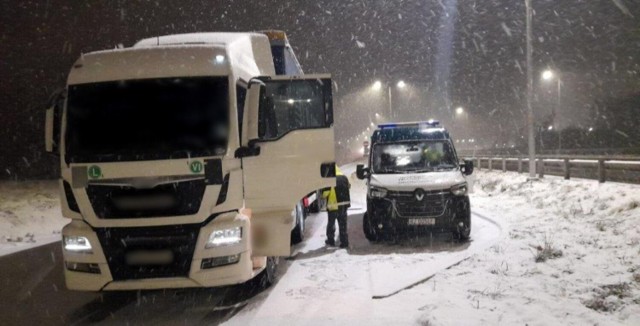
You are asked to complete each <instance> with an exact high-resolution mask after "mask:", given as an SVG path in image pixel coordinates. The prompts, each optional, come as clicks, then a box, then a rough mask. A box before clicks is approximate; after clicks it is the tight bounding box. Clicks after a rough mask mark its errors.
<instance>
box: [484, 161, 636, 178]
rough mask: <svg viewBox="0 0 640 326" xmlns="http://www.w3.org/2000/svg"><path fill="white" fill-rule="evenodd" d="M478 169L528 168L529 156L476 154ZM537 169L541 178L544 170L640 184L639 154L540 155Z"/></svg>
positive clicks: (549, 173)
mask: <svg viewBox="0 0 640 326" xmlns="http://www.w3.org/2000/svg"><path fill="white" fill-rule="evenodd" d="M472 159H473V160H474V161H475V166H476V169H479V170H480V169H483V168H486V169H488V170H490V171H491V170H494V169H496V170H498V169H499V170H502V171H503V172H506V171H514V172H518V173H525V172H526V173H528V172H529V159H528V157H524V156H503V157H499V156H476V157H473V158H472ZM536 172H537V173H538V176H539V177H540V178H543V177H544V176H545V174H548V175H556V176H563V177H564V178H565V179H567V180H569V179H570V178H571V177H575V178H584V179H595V180H598V181H599V182H601V183H603V182H605V181H614V182H624V183H634V184H640V157H638V156H628V155H618V156H596V155H594V156H587V155H538V156H536Z"/></svg>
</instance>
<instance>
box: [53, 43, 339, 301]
mask: <svg viewBox="0 0 640 326" xmlns="http://www.w3.org/2000/svg"><path fill="white" fill-rule="evenodd" d="M280 48H281V49H282V50H283V51H281V52H277V50H278V49H280ZM287 51H290V47H288V42H287V41H286V36H284V33H282V32H251V33H196V34H181V35H169V36H161V37H154V38H149V39H145V40H141V41H139V42H138V43H136V44H135V45H134V46H133V47H130V48H124V49H115V50H107V51H98V52H92V53H87V54H83V55H82V56H81V57H80V58H79V59H78V60H77V61H76V62H75V64H74V65H73V67H72V69H71V71H70V73H69V77H68V80H67V86H66V88H65V91H64V92H62V93H61V96H60V97H59V98H58V99H57V100H55V101H53V102H54V103H55V104H54V105H52V107H51V108H50V109H49V110H48V111H47V126H46V128H45V129H46V145H47V150H49V151H52V152H54V153H57V154H59V158H60V167H61V177H60V181H59V184H60V194H61V201H62V215H63V216H64V217H67V218H69V219H71V222H70V223H69V224H67V225H66V226H65V227H64V228H63V230H62V236H63V243H62V245H63V256H64V262H65V271H64V273H65V279H66V284H67V287H68V288H69V289H72V290H85V291H99V290H133V289H157V288H182V287H211V286H221V285H229V284H237V283H243V282H246V281H248V280H250V279H252V278H254V277H255V276H257V275H264V273H267V272H271V271H272V267H273V266H274V264H275V261H276V260H275V259H271V258H269V257H277V256H288V255H289V254H290V252H291V247H290V243H291V234H292V232H291V230H292V229H293V228H294V225H295V222H296V221H295V218H294V215H292V214H291V212H292V210H294V208H295V207H296V203H298V202H299V201H300V199H301V198H303V197H304V196H305V195H306V194H308V193H309V192H311V191H313V190H314V189H319V188H324V187H327V186H331V185H333V184H335V173H334V172H332V171H334V169H333V167H334V166H335V156H334V148H333V143H334V135H333V106H332V91H331V89H332V83H331V79H330V76H328V75H302V74H301V73H302V71H301V70H300V69H299V68H300V67H299V64H297V60H295V56H291V55H292V53H290V55H289V56H288V57H286V58H285V57H284V55H285V54H286V53H287ZM279 53H280V54H282V56H280V54H279ZM292 65H293V66H292ZM276 67H279V69H280V70H279V71H276Z"/></svg>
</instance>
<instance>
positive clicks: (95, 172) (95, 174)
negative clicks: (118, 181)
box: [87, 165, 102, 179]
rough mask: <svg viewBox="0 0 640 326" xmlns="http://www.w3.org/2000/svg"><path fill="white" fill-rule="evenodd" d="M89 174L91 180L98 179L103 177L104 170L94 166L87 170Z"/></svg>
mask: <svg viewBox="0 0 640 326" xmlns="http://www.w3.org/2000/svg"><path fill="white" fill-rule="evenodd" d="M87 174H89V178H91V179H98V178H101V177H102V170H100V167H99V166H97V165H92V166H90V167H89V169H87Z"/></svg>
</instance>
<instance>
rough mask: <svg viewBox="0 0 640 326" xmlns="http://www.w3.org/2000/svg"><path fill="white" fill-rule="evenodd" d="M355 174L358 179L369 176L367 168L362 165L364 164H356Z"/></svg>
mask: <svg viewBox="0 0 640 326" xmlns="http://www.w3.org/2000/svg"><path fill="white" fill-rule="evenodd" d="M356 176H357V177H358V179H360V180H363V179H365V178H367V177H369V169H368V168H365V167H364V164H358V165H357V166H356Z"/></svg>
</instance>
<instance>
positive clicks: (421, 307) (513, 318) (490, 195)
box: [0, 166, 640, 325]
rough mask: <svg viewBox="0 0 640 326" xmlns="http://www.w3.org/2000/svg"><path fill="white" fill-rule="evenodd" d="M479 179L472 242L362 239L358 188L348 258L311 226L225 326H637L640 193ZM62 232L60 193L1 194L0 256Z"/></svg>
mask: <svg viewBox="0 0 640 326" xmlns="http://www.w3.org/2000/svg"><path fill="white" fill-rule="evenodd" d="M344 170H345V172H346V173H347V174H350V173H352V172H353V166H347V167H345V169H344ZM475 176H476V184H475V191H474V193H473V194H472V196H471V202H472V207H473V211H474V215H473V231H472V236H471V238H472V240H471V241H470V242H467V243H457V242H454V241H451V240H450V239H449V237H448V236H447V235H437V236H434V237H433V238H430V239H423V240H417V241H413V240H407V241H404V242H401V243H400V244H397V245H390V244H370V243H369V242H368V241H366V239H364V235H363V234H362V230H361V222H362V220H361V219H362V213H363V207H364V195H365V190H364V185H363V184H362V183H361V182H360V181H358V180H356V179H355V178H353V177H352V178H351V180H352V182H353V187H352V197H353V207H352V209H350V211H349V214H350V217H349V233H350V241H351V248H350V249H349V250H343V249H327V248H325V246H324V240H325V235H324V228H325V225H326V224H325V223H326V215H324V213H322V214H318V215H314V216H310V217H309V219H308V220H307V221H308V229H307V230H308V233H307V240H306V241H305V242H304V243H302V244H300V245H298V246H297V247H296V254H295V256H294V258H292V259H290V260H284V261H282V265H281V272H282V273H281V278H280V280H279V281H278V282H277V283H276V284H275V286H274V287H272V288H271V289H269V290H268V291H265V292H263V293H261V294H259V295H258V296H257V297H256V298H254V299H251V300H249V304H248V305H247V306H246V307H245V308H244V309H242V310H241V311H240V312H239V313H238V314H237V315H236V316H235V317H234V318H232V319H231V320H229V321H228V323H229V324H231V325H245V324H248V323H250V324H261V325H264V324H267V325H269V324H271V325H274V324H282V323H291V324H311V325H314V324H337V325H342V324H357V325H359V324H370V325H386V324H423V325H459V324H464V325H474V324H477V325H481V324H490V325H493V324H506V325H511V324H520V325H524V324H528V325H549V324H562V325H565V324H569V325H571V324H573V325H583V324H591V325H593V324H598V325H617V324H623V325H640V186H638V185H627V184H617V183H605V184H598V183H597V182H596V181H592V180H580V179H572V180H569V181H565V180H563V179H561V178H556V177H546V178H544V179H542V180H540V181H534V182H527V180H526V176H525V175H518V174H516V173H511V172H507V173H502V172H486V171H479V172H476V174H475ZM65 223H67V220H66V219H64V218H62V217H61V216H60V208H59V200H58V194H57V184H56V183H55V182H26V183H15V182H5V183H0V254H6V253H8V252H11V251H16V250H23V249H25V248H29V247H31V246H34V245H41V244H45V243H48V242H51V241H55V240H58V239H59V238H60V234H59V230H60V229H61V228H62V226H63V225H64V224H65ZM374 297H375V298H374Z"/></svg>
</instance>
